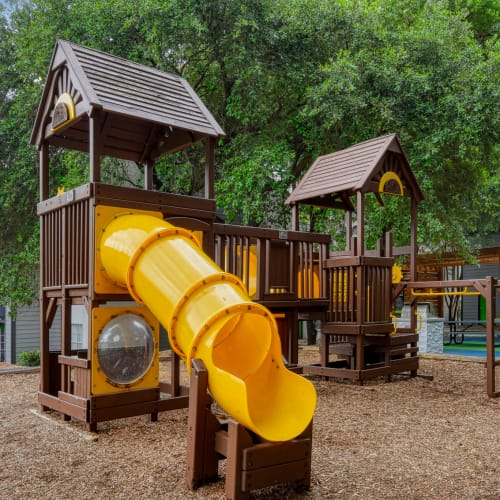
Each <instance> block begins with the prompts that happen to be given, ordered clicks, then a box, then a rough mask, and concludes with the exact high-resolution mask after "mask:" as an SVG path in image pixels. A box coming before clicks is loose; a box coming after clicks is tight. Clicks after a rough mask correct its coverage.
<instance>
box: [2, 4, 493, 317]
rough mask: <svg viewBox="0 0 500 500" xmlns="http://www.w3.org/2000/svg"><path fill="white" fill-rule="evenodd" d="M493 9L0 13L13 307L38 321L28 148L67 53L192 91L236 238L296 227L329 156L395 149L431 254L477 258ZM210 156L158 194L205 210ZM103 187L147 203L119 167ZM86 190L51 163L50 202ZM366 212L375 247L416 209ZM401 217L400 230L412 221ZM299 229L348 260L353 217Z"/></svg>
mask: <svg viewBox="0 0 500 500" xmlns="http://www.w3.org/2000/svg"><path fill="white" fill-rule="evenodd" d="M495 7H496V4H495V3H494V2H491V1H490V0H448V1H444V0H438V1H435V2H423V1H421V0H390V1H387V0H385V1H381V0H375V1H367V0H364V1H360V2H351V1H348V0H342V1H338V2H331V0H293V1H290V0H241V1H239V2H227V1H224V0H206V1H203V2H199V1H195V0H144V1H142V2H135V3H134V2H129V1H128V0H106V1H104V0H96V1H93V2H89V1H87V0H31V1H28V2H25V1H17V2H13V7H12V9H11V12H10V14H9V16H8V17H7V16H6V15H3V14H2V12H1V11H0V234H1V235H2V245H1V246H0V303H2V304H5V305H9V306H11V307H12V308H13V309H14V310H15V307H16V306H17V305H18V304H23V303H29V302H30V301H31V300H33V298H34V297H35V295H36V289H37V269H38V229H37V224H38V223H37V216H36V204H37V201H38V171H37V153H36V151H34V149H33V148H31V147H30V146H29V137H30V133H31V128H32V126H33V119H34V117H35V115H36V111H37V108H38V104H39V102H40V97H41V93H42V91H43V86H44V78H45V75H46V73H47V68H48V65H49V62H50V58H51V54H52V51H53V47H54V44H55V41H56V40H57V39H58V38H63V39H67V40H69V41H72V42H75V43H79V44H83V45H86V46H89V47H93V48H96V49H100V50H104V51H106V52H110V53H112V54H116V55H119V56H122V57H124V58H127V59H132V60H134V61H137V62H140V63H143V64H147V65H149V66H154V67H156V68H158V69H161V70H164V71H169V72H172V73H175V74H179V75H181V76H183V77H185V78H186V79H187V80H188V81H189V82H190V83H191V85H192V86H193V87H194V88H195V90H196V92H197V93H198V94H199V95H200V97H201V98H202V100H203V101H204V103H205V104H206V106H207V107H208V109H210V111H211V112H212V113H213V114H214V115H215V117H216V119H217V121H218V122H219V123H220V124H221V126H222V127H223V129H224V130H225V132H226V137H225V139H224V140H223V141H221V144H220V145H219V148H218V151H217V156H216V165H217V171H216V196H217V202H218V206H219V207H222V208H223V209H224V211H225V213H226V215H227V217H228V219H229V220H233V221H238V222H241V223H245V224H252V225H265V226H277V227H278V226H279V227H286V226H287V225H288V223H289V212H288V209H287V207H286V206H284V204H283V202H284V200H285V199H286V198H287V196H288V194H289V192H290V190H291V189H292V187H293V186H294V185H295V184H296V182H297V181H298V180H299V179H300V177H301V176H302V175H303V173H304V172H305V171H306V170H307V168H308V167H309V166H310V164H311V162H312V161H313V160H314V158H315V157H316V156H317V155H319V154H326V153H330V152H332V151H336V150H338V149H341V148H344V147H347V146H350V145H352V144H354V143H356V142H359V141H361V140H366V139H370V138H373V137H376V136H378V135H381V134H384V133H389V132H396V133H398V135H399V137H400V139H401V141H402V144H403V147H404V149H405V151H406V152H407V154H408V157H409V161H410V165H411V167H412V169H413V170H414V172H415V174H416V176H417V178H418V180H419V182H420V185H421V188H422V190H423V191H424V193H425V196H426V199H425V201H424V202H423V203H422V204H421V207H420V211H419V238H420V243H421V246H422V248H424V249H426V250H433V251H446V250H453V251H456V252H459V253H461V254H463V255H466V256H467V255H470V254H471V252H472V251H473V250H474V249H475V244H476V243H477V242H478V241H479V240H480V239H481V237H482V235H483V234H485V233H486V232H495V231H500V227H499V217H498V214H499V208H500V207H499V199H500V197H499V194H500V193H499V191H500V179H499V176H500V174H499V171H500V169H499V165H498V158H499V149H498V148H499V146H498V145H499V141H498V129H499V126H498V117H499V114H500V113H499V109H498V106H499V102H500V99H499V96H498V89H499V88H500V85H499V81H498V80H499V74H500V71H499V62H500V58H499V54H500V51H499V42H498V9H497V8H495ZM203 169H204V151H203V148H195V149H194V150H193V151H190V152H181V153H178V154H176V155H173V156H172V157H169V158H164V159H161V161H160V162H159V163H158V166H157V169H156V176H157V178H156V181H157V187H158V188H160V189H162V190H167V191H171V192H176V193H182V194H189V195H201V194H202V193H203ZM103 170H104V172H103V179H104V180H105V181H106V182H112V183H126V184H128V185H140V184H141V182H142V181H141V174H140V169H139V170H137V169H136V170H133V169H130V168H129V166H128V165H127V164H125V163H123V162H117V161H113V160H111V159H106V160H105V161H104V168H103ZM87 177H88V158H87V156H86V155H85V154H81V153H78V152H74V151H58V150H53V151H52V154H51V171H50V193H51V195H52V194H55V193H56V190H57V189H58V188H59V187H64V188H66V189H70V188H72V187H74V186H77V185H79V184H81V183H83V182H86V180H87ZM398 201H401V200H396V199H392V200H388V201H387V202H386V204H385V207H383V208H377V206H378V204H377V202H376V201H375V200H369V201H368V204H369V207H368V208H370V214H369V216H368V227H367V231H366V233H367V239H368V242H369V245H370V246H372V245H373V244H374V242H375V241H376V239H377V238H378V237H379V236H380V235H381V232H382V231H383V230H385V229H386V228H392V230H393V231H394V235H395V240H396V242H399V241H401V244H405V243H404V241H405V237H406V235H407V218H406V216H405V215H404V214H406V212H407V210H408V208H407V207H406V206H405V205H404V202H403V205H400V204H398V203H397V202H398ZM401 214H403V216H402V215H401ZM300 218H301V227H302V228H303V229H305V230H320V231H327V232H330V233H331V234H333V235H334V239H335V244H334V246H336V248H342V246H343V245H344V241H343V238H344V235H343V214H342V213H339V212H338V211H326V212H325V211H322V210H318V209H315V208H310V207H303V208H302V210H301V213H300Z"/></svg>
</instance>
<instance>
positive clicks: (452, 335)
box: [443, 319, 500, 345]
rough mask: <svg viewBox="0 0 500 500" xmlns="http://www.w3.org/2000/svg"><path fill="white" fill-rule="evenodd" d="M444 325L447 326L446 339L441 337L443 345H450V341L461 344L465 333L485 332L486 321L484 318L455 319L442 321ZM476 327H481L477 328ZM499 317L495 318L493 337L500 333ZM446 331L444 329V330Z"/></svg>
mask: <svg viewBox="0 0 500 500" xmlns="http://www.w3.org/2000/svg"><path fill="white" fill-rule="evenodd" d="M444 325H445V327H446V326H448V333H449V337H448V341H446V337H445V338H443V344H444V345H450V344H451V343H452V342H454V343H455V344H463V342H464V338H465V334H466V333H469V334H483V335H485V334H486V328H485V327H486V321H485V320H480V319H476V320H466V319H460V320H456V321H444ZM477 327H482V328H481V329H478V328H477ZM498 327H500V319H495V337H496V336H497V335H500V328H498ZM445 333H446V331H445Z"/></svg>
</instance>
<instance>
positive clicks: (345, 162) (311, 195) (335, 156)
mask: <svg viewBox="0 0 500 500" xmlns="http://www.w3.org/2000/svg"><path fill="white" fill-rule="evenodd" d="M386 172H394V173H395V174H397V176H398V177H399V178H400V179H401V182H402V184H403V194H404V195H405V196H410V197H413V198H415V199H416V201H417V202H419V201H421V200H422V199H423V194H422V191H421V190H420V188H419V186H418V183H417V180H416V178H415V176H414V174H413V172H412V170H411V168H410V165H409V163H408V159H407V157H406V154H405V153H404V151H403V148H402V147H401V144H400V142H399V139H398V137H397V135H396V134H390V135H385V136H382V137H377V138H376V139H371V140H369V141H365V142H361V143H359V144H355V145H354V146H351V147H349V148H346V149H343V150H341V151H337V152H336V153H331V154H327V155H324V156H320V157H318V158H317V159H316V160H315V161H314V163H313V164H312V165H311V167H310V168H309V170H308V171H307V172H306V173H305V175H304V177H303V178H302V179H301V181H300V182H299V184H298V185H297V187H296V188H295V189H294V190H293V192H292V193H291V195H290V196H289V197H288V199H287V200H286V203H287V204H289V205H294V204H297V203H301V204H307V205H316V206H320V207H325V208H330V207H337V208H343V209H349V210H352V205H351V203H350V201H349V197H350V196H352V195H354V194H355V193H356V192H358V191H361V192H378V187H379V182H380V179H381V178H382V176H383V175H384V174H385V173H386Z"/></svg>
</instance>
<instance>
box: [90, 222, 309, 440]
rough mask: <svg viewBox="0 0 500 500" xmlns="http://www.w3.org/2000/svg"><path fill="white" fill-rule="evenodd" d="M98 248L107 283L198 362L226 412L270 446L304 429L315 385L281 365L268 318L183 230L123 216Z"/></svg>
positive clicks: (276, 338)
mask: <svg viewBox="0 0 500 500" xmlns="http://www.w3.org/2000/svg"><path fill="white" fill-rule="evenodd" d="M97 244H98V252H99V256H100V261H101V265H102V267H103V270H104V272H105V273H106V274H107V276H108V278H109V279H110V280H112V281H113V282H114V283H116V284H118V285H120V286H123V287H127V288H128V290H129V293H130V294H131V295H132V296H133V297H134V298H135V300H137V301H138V302H140V303H143V304H145V305H146V306H147V307H148V308H149V309H150V310H151V312H152V313H153V314H154V315H155V316H156V317H157V319H158V320H159V321H160V323H162V324H163V326H164V327H165V328H166V329H167V331H168V334H169V340H170V344H171V346H172V348H173V349H174V350H175V351H176V352H177V353H178V354H179V355H180V356H181V358H182V359H183V360H184V361H185V362H186V364H187V367H188V370H190V368H191V359H193V358H199V359H202V360H203V362H204V363H205V366H206V368H207V371H208V385H209V390H210V393H211V394H212V396H213V397H214V398H215V400H216V401H217V402H218V403H219V405H220V406H221V407H222V408H224V410H225V411H227V412H228V414H229V415H231V416H232V417H233V418H234V419H235V420H237V421H238V422H239V423H241V424H242V425H244V426H245V427H247V428H249V429H251V430H252V431H254V432H255V433H257V434H258V435H260V436H262V437H263V438H264V439H267V440H269V441H286V440H289V439H293V438H295V437H296V436H298V435H299V434H300V433H301V432H302V431H304V430H305V428H306V427H307V426H308V425H309V422H310V421H311V420H312V417H313V414H314V409H315V406H316V391H315V389H314V386H313V385H312V384H311V382H309V381H308V380H306V379H305V378H303V377H301V376H300V375H297V374H295V373H293V372H291V371H289V370H288V369H287V368H286V367H285V366H284V364H283V360H282V357H281V345H280V339H279V335H278V331H277V327H276V323H275V321H274V318H273V317H272V314H271V313H270V312H269V311H268V310H267V309H266V308H265V307H263V306H262V305H260V304H257V303H254V302H252V301H251V300H250V298H249V297H248V295H247V292H246V290H245V287H244V286H243V284H242V283H241V281H240V280H239V279H238V278H237V277H235V276H233V275H231V274H228V273H225V272H223V271H222V270H221V269H220V268H219V267H218V266H217V265H216V264H215V263H214V262H213V261H212V260H211V259H209V258H208V257H207V256H206V255H205V254H204V253H203V251H202V250H200V248H199V247H198V245H197V240H196V239H195V237H194V236H193V235H192V234H191V233H190V232H189V231H186V230H184V229H181V228H177V227H174V226H172V225H171V224H169V223H168V222H165V221H164V220H162V219H160V218H158V217H154V216H151V215H144V214H133V213H132V214H131V213H124V214H121V215H117V216H115V217H114V218H113V219H112V220H111V221H110V222H109V223H108V224H107V225H106V226H105V228H104V230H103V231H102V234H101V237H100V241H99V242H98V243H97Z"/></svg>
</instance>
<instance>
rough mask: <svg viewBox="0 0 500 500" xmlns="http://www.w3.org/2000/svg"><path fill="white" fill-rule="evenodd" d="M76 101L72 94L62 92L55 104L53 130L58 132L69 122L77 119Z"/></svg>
mask: <svg viewBox="0 0 500 500" xmlns="http://www.w3.org/2000/svg"><path fill="white" fill-rule="evenodd" d="M75 116H76V112H75V102H74V101H73V98H72V97H71V95H70V94H68V93H67V92H64V94H61V95H60V96H59V97H58V99H57V101H56V104H55V106H54V114H53V116H52V126H51V130H52V132H57V131H58V130H60V129H61V128H63V127H64V126H65V125H67V124H68V123H69V122H71V121H73V120H74V119H75Z"/></svg>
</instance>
